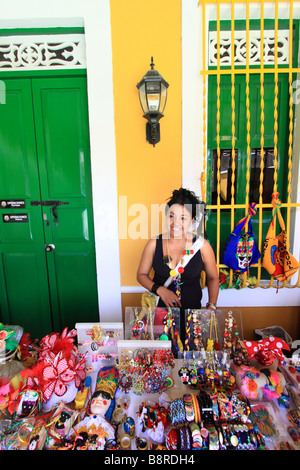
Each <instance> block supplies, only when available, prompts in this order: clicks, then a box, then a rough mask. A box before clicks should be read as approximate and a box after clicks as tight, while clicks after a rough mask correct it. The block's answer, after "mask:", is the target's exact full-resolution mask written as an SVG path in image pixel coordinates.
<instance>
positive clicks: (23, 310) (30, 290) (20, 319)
mask: <svg viewBox="0 0 300 470" xmlns="http://www.w3.org/2000/svg"><path fill="white" fill-rule="evenodd" d="M17 250H18V251H17ZM3 251H4V253H3V254H2V262H3V270H4V273H5V284H6V292H7V303H8V310H9V323H12V324H16V325H20V326H22V327H23V328H24V330H25V331H29V332H30V333H31V336H32V338H35V337H41V335H45V334H48V333H49V332H51V331H52V330H51V328H52V321H51V310H50V301H49V290H48V281H47V271H46V268H45V260H44V258H45V252H44V249H43V247H42V249H41V250H37V251H36V252H34V251H33V250H32V249H29V247H28V246H26V247H25V246H24V245H23V246H22V245H18V246H13V247H10V248H9V249H7V247H5V248H4V250H3ZM1 284H2V283H1ZM47 301H48V302H47Z"/></svg>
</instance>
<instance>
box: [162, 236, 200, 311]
mask: <svg viewBox="0 0 300 470" xmlns="http://www.w3.org/2000/svg"><path fill="white" fill-rule="evenodd" d="M194 241H195V240H194ZM203 267H204V265H203V260H202V256H201V252H200V250H199V251H197V253H195V254H194V256H193V257H192V258H191V260H190V261H189V262H188V263H187V265H186V266H185V268H184V272H183V273H182V275H181V281H182V284H181V286H180V287H181V306H182V309H188V308H195V309H196V308H197V309H199V308H201V299H202V289H201V284H200V276H201V272H202V271H203ZM153 269H154V277H153V281H154V282H155V283H157V284H160V285H163V284H164V283H165V282H166V280H167V279H168V278H169V276H170V274H169V273H170V267H169V266H168V265H167V264H165V263H164V261H163V246H162V235H159V237H158V238H157V240H156V248H155V253H154V258H153ZM168 289H170V290H172V291H173V292H175V285H174V283H173V282H171V284H170V285H169V286H168ZM157 306H158V307H165V304H164V303H163V302H162V300H161V299H159V302H158V304H157Z"/></svg>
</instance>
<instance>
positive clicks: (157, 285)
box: [151, 283, 161, 295]
mask: <svg viewBox="0 0 300 470" xmlns="http://www.w3.org/2000/svg"><path fill="white" fill-rule="evenodd" d="M159 287H161V285H160V284H155V283H154V284H153V286H152V287H151V292H152V294H155V295H157V294H156V292H157V289H158V288H159Z"/></svg>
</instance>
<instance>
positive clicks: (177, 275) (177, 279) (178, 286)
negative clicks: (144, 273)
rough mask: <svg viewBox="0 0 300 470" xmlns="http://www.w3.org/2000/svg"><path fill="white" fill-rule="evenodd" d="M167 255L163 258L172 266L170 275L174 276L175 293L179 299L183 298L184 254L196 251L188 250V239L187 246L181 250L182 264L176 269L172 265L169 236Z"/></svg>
mask: <svg viewBox="0 0 300 470" xmlns="http://www.w3.org/2000/svg"><path fill="white" fill-rule="evenodd" d="M167 253H168V254H167V256H164V258H163V260H164V263H165V264H167V265H168V266H169V268H170V273H169V274H170V276H171V277H172V278H173V283H174V284H175V294H176V295H177V297H178V298H179V299H181V285H182V281H181V275H182V274H183V273H184V267H183V264H184V256H185V255H192V254H193V253H194V251H193V250H188V249H187V239H186V245H185V248H183V249H182V250H181V253H180V255H181V260H180V264H181V266H179V268H178V269H177V271H178V272H177V271H176V269H175V268H176V266H174V267H173V266H172V258H171V254H170V249H169V241H168V238H167Z"/></svg>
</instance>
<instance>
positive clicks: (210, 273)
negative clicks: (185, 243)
mask: <svg viewBox="0 0 300 470" xmlns="http://www.w3.org/2000/svg"><path fill="white" fill-rule="evenodd" d="M201 255H202V260H203V263H204V270H205V273H206V282H207V289H208V302H209V303H212V304H215V305H216V304H217V300H218V295H219V288H220V287H219V275H218V269H217V263H216V258H215V254H214V251H213V249H212V247H211V245H210V244H209V242H208V241H207V240H205V242H204V245H203V247H202V248H201Z"/></svg>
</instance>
